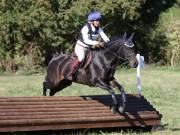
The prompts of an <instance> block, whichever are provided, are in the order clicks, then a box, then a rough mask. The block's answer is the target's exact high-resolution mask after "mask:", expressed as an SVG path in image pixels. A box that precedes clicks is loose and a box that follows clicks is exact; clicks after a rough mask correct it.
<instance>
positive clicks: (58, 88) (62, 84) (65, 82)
mask: <svg viewBox="0 0 180 135" xmlns="http://www.w3.org/2000/svg"><path fill="white" fill-rule="evenodd" d="M71 84H72V81H70V80H66V79H64V80H61V81H60V82H59V84H58V85H57V86H56V87H54V88H51V89H50V92H49V96H54V95H55V94H56V92H58V91H61V90H63V89H64V88H66V87H68V86H70V85H71Z"/></svg>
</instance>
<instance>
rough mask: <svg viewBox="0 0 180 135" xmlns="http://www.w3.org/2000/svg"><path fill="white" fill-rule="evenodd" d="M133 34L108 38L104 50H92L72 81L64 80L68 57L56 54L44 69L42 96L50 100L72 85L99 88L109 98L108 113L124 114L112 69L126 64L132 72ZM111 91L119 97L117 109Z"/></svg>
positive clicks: (123, 94)
mask: <svg viewBox="0 0 180 135" xmlns="http://www.w3.org/2000/svg"><path fill="white" fill-rule="evenodd" d="M132 39H133V34H132V35H131V36H130V37H129V38H126V33H125V34H124V35H123V36H119V37H116V38H111V40H110V41H109V42H108V43H107V44H106V46H105V47H104V48H99V49H94V50H92V51H91V52H92V56H93V58H92V61H91V63H90V64H89V65H88V66H87V67H86V68H79V69H78V71H77V72H76V77H73V80H68V79H66V75H67V73H68V71H69V70H70V64H71V58H72V57H71V55H70V54H60V55H58V56H56V57H54V58H52V59H51V61H50V62H49V64H48V68H47V75H46V77H45V80H44V82H43V95H44V96H46V92H47V89H50V92H49V95H50V96H53V95H54V94H55V93H56V92H58V91H61V90H62V89H64V88H66V87H68V86H70V85H71V84H72V82H75V83H80V84H84V85H89V86H91V87H100V88H102V89H104V90H107V91H108V92H109V93H110V94H111V97H112V102H113V106H111V109H112V112H113V113H115V112H118V111H119V112H121V113H123V112H124V111H125V106H126V94H125V90H124V88H123V86H122V85H121V84H120V83H119V82H118V81H117V80H116V78H115V77H114V74H115V71H116V68H117V67H118V66H119V65H120V61H122V60H123V61H128V63H129V65H130V67H132V68H136V67H137V66H138V61H137V58H136V54H135V51H134V47H133V46H134V44H133V41H132ZM113 88H117V89H118V90H119V91H120V93H121V100H122V103H121V105H119V104H118V103H117V99H116V96H115V92H114V90H113Z"/></svg>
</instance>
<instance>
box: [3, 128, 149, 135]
mask: <svg viewBox="0 0 180 135" xmlns="http://www.w3.org/2000/svg"><path fill="white" fill-rule="evenodd" d="M151 129H152V126H147V127H131V128H103V129H101V128H98V129H81V130H55V131H35V132H13V133H0V134H1V135H103V134H112V133H123V134H125V133H137V134H138V133H139V134H141V133H148V132H151Z"/></svg>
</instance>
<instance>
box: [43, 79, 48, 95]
mask: <svg viewBox="0 0 180 135" xmlns="http://www.w3.org/2000/svg"><path fill="white" fill-rule="evenodd" d="M46 83H47V82H46V81H44V82H43V96H46V92H47V84H46Z"/></svg>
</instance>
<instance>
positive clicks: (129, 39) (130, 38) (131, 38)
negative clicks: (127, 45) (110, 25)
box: [128, 32, 134, 41]
mask: <svg viewBox="0 0 180 135" xmlns="http://www.w3.org/2000/svg"><path fill="white" fill-rule="evenodd" d="M133 37H134V32H133V33H132V34H131V36H130V37H129V38H128V41H132V40H133Z"/></svg>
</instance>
